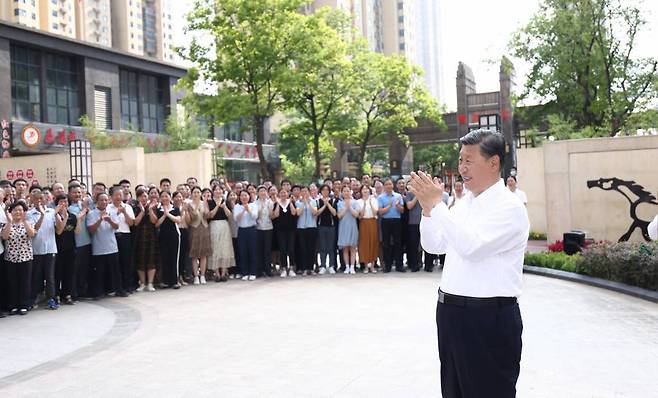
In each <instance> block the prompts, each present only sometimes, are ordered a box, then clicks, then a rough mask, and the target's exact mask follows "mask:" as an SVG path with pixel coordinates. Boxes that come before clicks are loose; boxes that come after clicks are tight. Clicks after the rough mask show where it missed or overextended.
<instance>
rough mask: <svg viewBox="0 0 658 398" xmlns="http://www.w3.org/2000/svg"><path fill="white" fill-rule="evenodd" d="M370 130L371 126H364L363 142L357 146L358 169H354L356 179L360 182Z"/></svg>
mask: <svg viewBox="0 0 658 398" xmlns="http://www.w3.org/2000/svg"><path fill="white" fill-rule="evenodd" d="M370 128H371V125H370V123H368V124H367V125H366V134H365V135H364V136H363V141H361V145H359V157H358V162H359V164H358V167H357V169H356V173H357V178H358V179H359V180H360V179H361V177H363V162H364V161H365V160H366V149H367V148H368V141H370Z"/></svg>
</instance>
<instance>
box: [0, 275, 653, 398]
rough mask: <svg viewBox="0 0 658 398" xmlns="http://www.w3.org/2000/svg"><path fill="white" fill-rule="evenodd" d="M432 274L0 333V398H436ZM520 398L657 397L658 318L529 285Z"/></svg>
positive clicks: (207, 290)
mask: <svg viewBox="0 0 658 398" xmlns="http://www.w3.org/2000/svg"><path fill="white" fill-rule="evenodd" d="M439 278H440V275H439V274H438V273H433V274H427V273H425V272H420V273H416V274H411V273H407V274H397V273H392V274H386V275H384V274H377V275H356V276H344V275H336V276H331V277H318V276H315V277H304V278H297V279H294V280H291V279H288V280H279V278H276V279H274V278H273V279H268V280H258V281H256V282H241V281H231V282H229V283H226V284H224V283H222V284H216V283H211V284H208V285H206V286H197V287H187V288H184V289H181V290H179V291H160V292H157V293H153V294H149V293H141V294H135V295H133V296H131V297H130V298H127V299H114V298H112V299H107V300H104V301H100V302H82V303H79V304H78V305H77V306H75V307H68V306H64V307H62V309H60V310H59V311H57V312H50V311H46V310H37V311H33V312H32V313H30V314H29V315H28V316H26V317H16V316H14V317H10V318H6V319H2V320H0V341H2V342H3V344H0V358H1V359H0V396H2V397H156V396H157V397H183V396H187V397H437V396H439V395H440V387H439V377H438V375H439V363H438V353H437V350H436V335H435V323H434V311H435V301H436V289H437V286H438V282H439ZM525 282H526V285H525V293H524V295H523V297H522V299H521V310H522V313H523V317H524V324H525V330H524V334H523V338H524V339H523V340H524V347H523V359H522V365H521V366H522V367H521V369H522V370H521V377H520V380H519V384H518V389H519V394H518V396H519V397H551V398H555V397H574V398H581V397H582V398H585V397H587V398H589V397H597V398H599V397H633V398H636V397H641V398H647V397H657V396H658V378H657V377H656V375H658V359H657V358H658V306H657V305H656V304H652V303H649V302H645V301H641V300H639V299H635V298H632V297H628V296H623V295H620V294H617V293H612V292H609V291H606V290H601V289H597V288H593V287H588V286H583V285H579V284H574V283H571V282H565V281H560V280H555V279H548V278H545V277H541V276H534V275H526V276H525Z"/></svg>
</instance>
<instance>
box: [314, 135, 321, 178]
mask: <svg viewBox="0 0 658 398" xmlns="http://www.w3.org/2000/svg"><path fill="white" fill-rule="evenodd" d="M313 160H315V171H314V172H313V177H314V178H315V179H316V180H319V179H320V133H319V132H318V131H317V130H316V131H314V132H313Z"/></svg>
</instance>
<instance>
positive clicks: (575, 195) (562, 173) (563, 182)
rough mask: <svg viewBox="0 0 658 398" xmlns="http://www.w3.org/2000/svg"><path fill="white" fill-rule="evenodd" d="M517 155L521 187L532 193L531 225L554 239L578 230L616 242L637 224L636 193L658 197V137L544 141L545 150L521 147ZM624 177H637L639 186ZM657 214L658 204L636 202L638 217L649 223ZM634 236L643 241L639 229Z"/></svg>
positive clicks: (634, 239)
mask: <svg viewBox="0 0 658 398" xmlns="http://www.w3.org/2000/svg"><path fill="white" fill-rule="evenodd" d="M517 156H518V170H519V187H520V188H521V189H523V190H524V191H525V192H526V193H527V194H528V201H529V203H528V214H529V217H530V222H531V229H532V230H533V231H537V232H547V233H548V239H549V240H550V241H554V240H558V239H562V234H563V233H564V232H566V231H569V230H572V229H580V230H584V231H586V232H587V235H588V236H589V237H592V238H594V239H597V240H600V239H605V240H609V241H613V242H615V241H617V240H619V238H620V237H622V236H623V235H624V234H625V233H626V232H627V231H628V230H629V227H630V226H631V224H632V223H633V219H632V218H631V216H630V209H631V203H632V202H635V201H637V200H638V194H640V195H649V194H650V195H653V196H654V198H655V196H657V191H658V137H657V136H648V137H618V138H596V139H584V140H568V141H556V142H546V143H545V144H544V146H543V147H541V148H532V149H530V148H529V149H520V150H519V151H518V154H517ZM612 178H616V179H618V180H612ZM600 179H602V180H600ZM588 181H589V184H588ZM623 181H634V182H635V184H636V186H626V184H625V183H624V182H623ZM638 186H641V187H643V188H644V191H645V192H646V193H644V194H643V193H642V191H641V190H640V188H639V187H638ZM542 187H543V192H542ZM615 187H616V188H617V189H618V190H619V191H618V190H615V189H614V188H615ZM620 191H621V192H623V194H622V193H621V192H620ZM624 195H626V196H624ZM627 197H628V199H627ZM653 201H656V200H655V199H653ZM533 202H536V203H533ZM542 207H543V209H544V210H543V211H542ZM656 213H658V205H654V204H651V203H640V204H639V205H637V208H636V214H637V218H638V219H640V220H643V221H651V219H652V218H653V217H654V216H655V215H656ZM544 220H545V225H546V228H545V230H544V231H542V230H541V228H540V227H541V226H542V225H543V224H542V223H543V222H544ZM630 240H632V241H639V240H642V235H641V233H640V230H639V229H636V230H635V231H633V233H632V234H631V235H630Z"/></svg>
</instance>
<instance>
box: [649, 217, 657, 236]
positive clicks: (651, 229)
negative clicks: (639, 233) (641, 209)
mask: <svg viewBox="0 0 658 398" xmlns="http://www.w3.org/2000/svg"><path fill="white" fill-rule="evenodd" d="M649 238H651V240H658V215H657V216H656V217H654V219H653V221H651V223H649Z"/></svg>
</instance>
